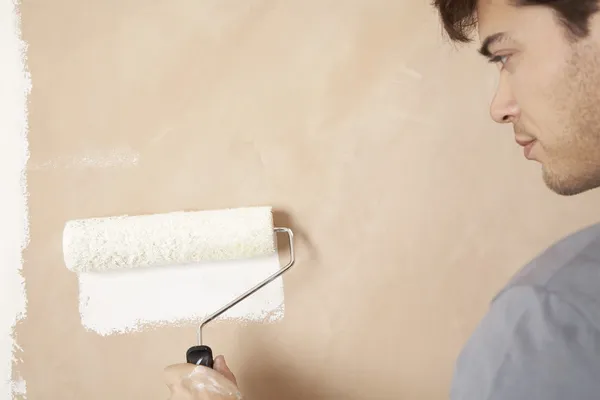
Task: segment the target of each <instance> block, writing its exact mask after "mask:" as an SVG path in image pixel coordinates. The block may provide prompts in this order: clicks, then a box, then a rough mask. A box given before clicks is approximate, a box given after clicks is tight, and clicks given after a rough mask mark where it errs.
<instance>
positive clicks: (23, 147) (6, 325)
mask: <svg viewBox="0 0 600 400" xmlns="http://www.w3.org/2000/svg"><path fill="white" fill-rule="evenodd" d="M25 51H26V46H25V44H24V43H23V41H22V40H21V32H20V19H19V17H18V10H17V4H15V2H14V1H13V0H2V1H0V60H1V61H0V88H1V89H0V193H1V195H0V199H1V203H0V205H1V207H0V398H2V399H13V398H14V396H15V395H16V394H18V395H21V396H22V395H24V392H25V387H26V385H25V381H24V380H22V379H21V380H18V381H15V382H13V371H12V366H13V362H14V361H15V360H14V350H15V348H17V347H18V346H17V344H16V341H15V338H14V329H15V326H16V324H17V322H18V321H19V320H20V319H23V318H25V315H26V312H25V311H26V305H27V300H26V296H25V286H24V281H23V277H22V276H21V268H22V266H23V256H22V253H23V249H24V248H25V247H26V246H27V244H28V241H29V223H28V210H27V182H26V177H25V167H26V164H27V160H28V158H29V147H28V142H27V129H28V126H27V96H28V94H29V91H30V89H31V86H30V85H31V80H30V78H29V75H28V73H27V71H26V67H25V61H26V59H25Z"/></svg>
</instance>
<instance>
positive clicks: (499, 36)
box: [479, 32, 508, 58]
mask: <svg viewBox="0 0 600 400" xmlns="http://www.w3.org/2000/svg"><path fill="white" fill-rule="evenodd" d="M506 39H508V35H507V34H506V33H505V32H498V33H494V34H493V35H490V36H488V37H486V38H485V40H484V41H483V44H482V45H481V48H480V49H479V54H481V55H483V56H484V57H487V58H491V57H492V52H491V51H490V47H491V46H492V45H493V44H495V43H498V42H501V41H503V40H506Z"/></svg>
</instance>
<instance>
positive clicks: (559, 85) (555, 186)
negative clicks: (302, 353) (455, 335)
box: [222, 0, 600, 400]
mask: <svg viewBox="0 0 600 400" xmlns="http://www.w3.org/2000/svg"><path fill="white" fill-rule="evenodd" d="M514 1H515V3H511V2H509V0H479V2H477V0H434V6H435V7H436V8H437V9H438V11H439V13H440V16H441V19H442V22H443V24H444V27H445V29H446V32H447V33H448V35H449V37H450V38H451V39H453V40H455V41H458V42H468V41H470V37H469V35H470V34H471V33H472V30H475V29H477V30H478V35H479V39H480V41H481V48H480V53H481V54H482V55H483V56H484V57H485V58H487V59H489V61H491V62H493V63H495V64H497V66H498V69H499V74H500V81H499V86H498V89H497V93H496V95H495V97H494V99H493V101H492V104H491V116H492V118H493V120H494V121H496V122H498V123H503V124H512V126H513V129H514V137H515V140H516V142H517V143H518V144H519V145H521V146H523V148H524V155H525V157H526V158H528V159H530V160H532V161H533V162H537V163H539V165H540V166H541V170H542V177H543V180H544V182H545V184H546V185H547V186H548V188H549V189H551V190H552V191H554V192H556V193H558V194H560V195H569V196H572V195H576V194H579V193H583V192H586V191H589V190H591V189H594V188H597V187H599V186H600V19H599V15H598V13H597V11H598V9H599V6H598V0H514ZM598 210H599V213H600V205H599V206H598ZM507 234H510V232H507ZM222 366H223V371H224V373H226V374H230V372H228V370H227V369H226V365H225V364H224V363H223V364H222ZM229 376H231V375H229ZM451 399H453V400H500V399H502V400H541V399H543V400H588V399H590V400H591V399H594V400H597V399H600V224H598V225H594V226H590V227H587V228H586V229H583V230H581V231H580V232H577V233H575V234H573V235H571V236H569V237H567V238H565V239H563V240H562V241H560V242H558V243H555V244H554V245H553V246H552V247H550V248H549V249H548V250H547V251H545V252H544V253H543V254H541V255H539V256H538V257H537V258H536V259H534V260H532V261H531V262H530V263H529V264H528V265H526V266H525V268H523V269H522V270H521V271H520V272H519V273H518V274H517V275H516V276H515V277H514V278H513V279H512V281H511V282H509V283H508V285H507V286H506V287H505V288H504V289H503V290H502V291H501V292H500V293H498V295H497V296H496V297H495V298H494V299H493V301H492V303H491V306H490V309H489V311H488V314H487V315H486V316H485V317H484V319H483V320H482V321H481V323H480V324H479V326H478V327H477V329H476V330H475V332H474V333H473V335H472V337H471V338H470V339H469V341H468V342H467V344H466V346H465V348H464V349H463V351H462V353H461V355H460V357H459V359H458V362H457V364H456V371H455V375H454V379H453V382H452V388H451Z"/></svg>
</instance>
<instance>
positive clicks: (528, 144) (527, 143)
mask: <svg viewBox="0 0 600 400" xmlns="http://www.w3.org/2000/svg"><path fill="white" fill-rule="evenodd" d="M515 141H516V142H517V143H518V144H519V145H520V146H523V155H524V156H525V158H527V159H531V156H530V155H531V149H532V148H533V146H534V145H535V143H536V140H535V139H519V138H515Z"/></svg>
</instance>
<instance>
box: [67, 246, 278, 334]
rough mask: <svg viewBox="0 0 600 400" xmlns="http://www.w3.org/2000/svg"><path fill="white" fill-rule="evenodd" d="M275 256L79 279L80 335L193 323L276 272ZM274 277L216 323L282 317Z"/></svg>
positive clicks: (136, 270)
mask: <svg viewBox="0 0 600 400" xmlns="http://www.w3.org/2000/svg"><path fill="white" fill-rule="evenodd" d="M279 262H280V261H279V257H278V256H277V254H275V255H272V256H268V257H260V258H255V259H248V260H241V261H221V262H211V263H206V264H195V265H186V266H166V267H156V268H138V269H130V270H125V271H118V272H116V271H112V272H101V273H82V274H79V290H80V299H79V301H80V302H79V309H80V313H81V322H82V324H83V325H84V326H85V328H86V329H89V330H91V331H94V332H97V333H99V334H101V335H110V334H119V333H128V332H134V331H140V330H144V329H148V328H154V327H158V326H161V325H169V326H177V325H184V324H191V323H196V322H198V321H199V320H200V319H201V318H202V317H204V316H206V315H208V314H210V313H212V312H213V311H216V310H217V309H218V308H220V307H221V306H223V305H224V304H226V303H228V302H229V301H231V300H232V299H233V298H234V297H236V296H238V295H240V294H241V293H243V292H245V291H246V290H247V289H249V288H251V287H252V286H254V285H256V284H257V283H259V282H260V281H262V280H264V279H265V278H266V277H267V276H269V275H271V274H273V273H274V272H275V271H277V270H278V269H279V268H280V264H279ZM283 304H284V303H283V281H282V278H281V277H279V278H278V279H276V280H275V281H273V282H271V283H269V284H268V285H267V286H265V287H263V288H262V289H261V290H259V291H258V292H256V293H254V294H253V295H252V296H250V297H249V298H247V299H245V300H244V301H243V302H241V303H239V304H237V305H236V306H235V307H233V308H232V309H230V310H229V311H228V312H226V313H225V314H223V315H222V316H221V317H220V318H219V319H235V320H241V321H274V320H277V319H280V318H282V317H283V311H284V310H283Z"/></svg>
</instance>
